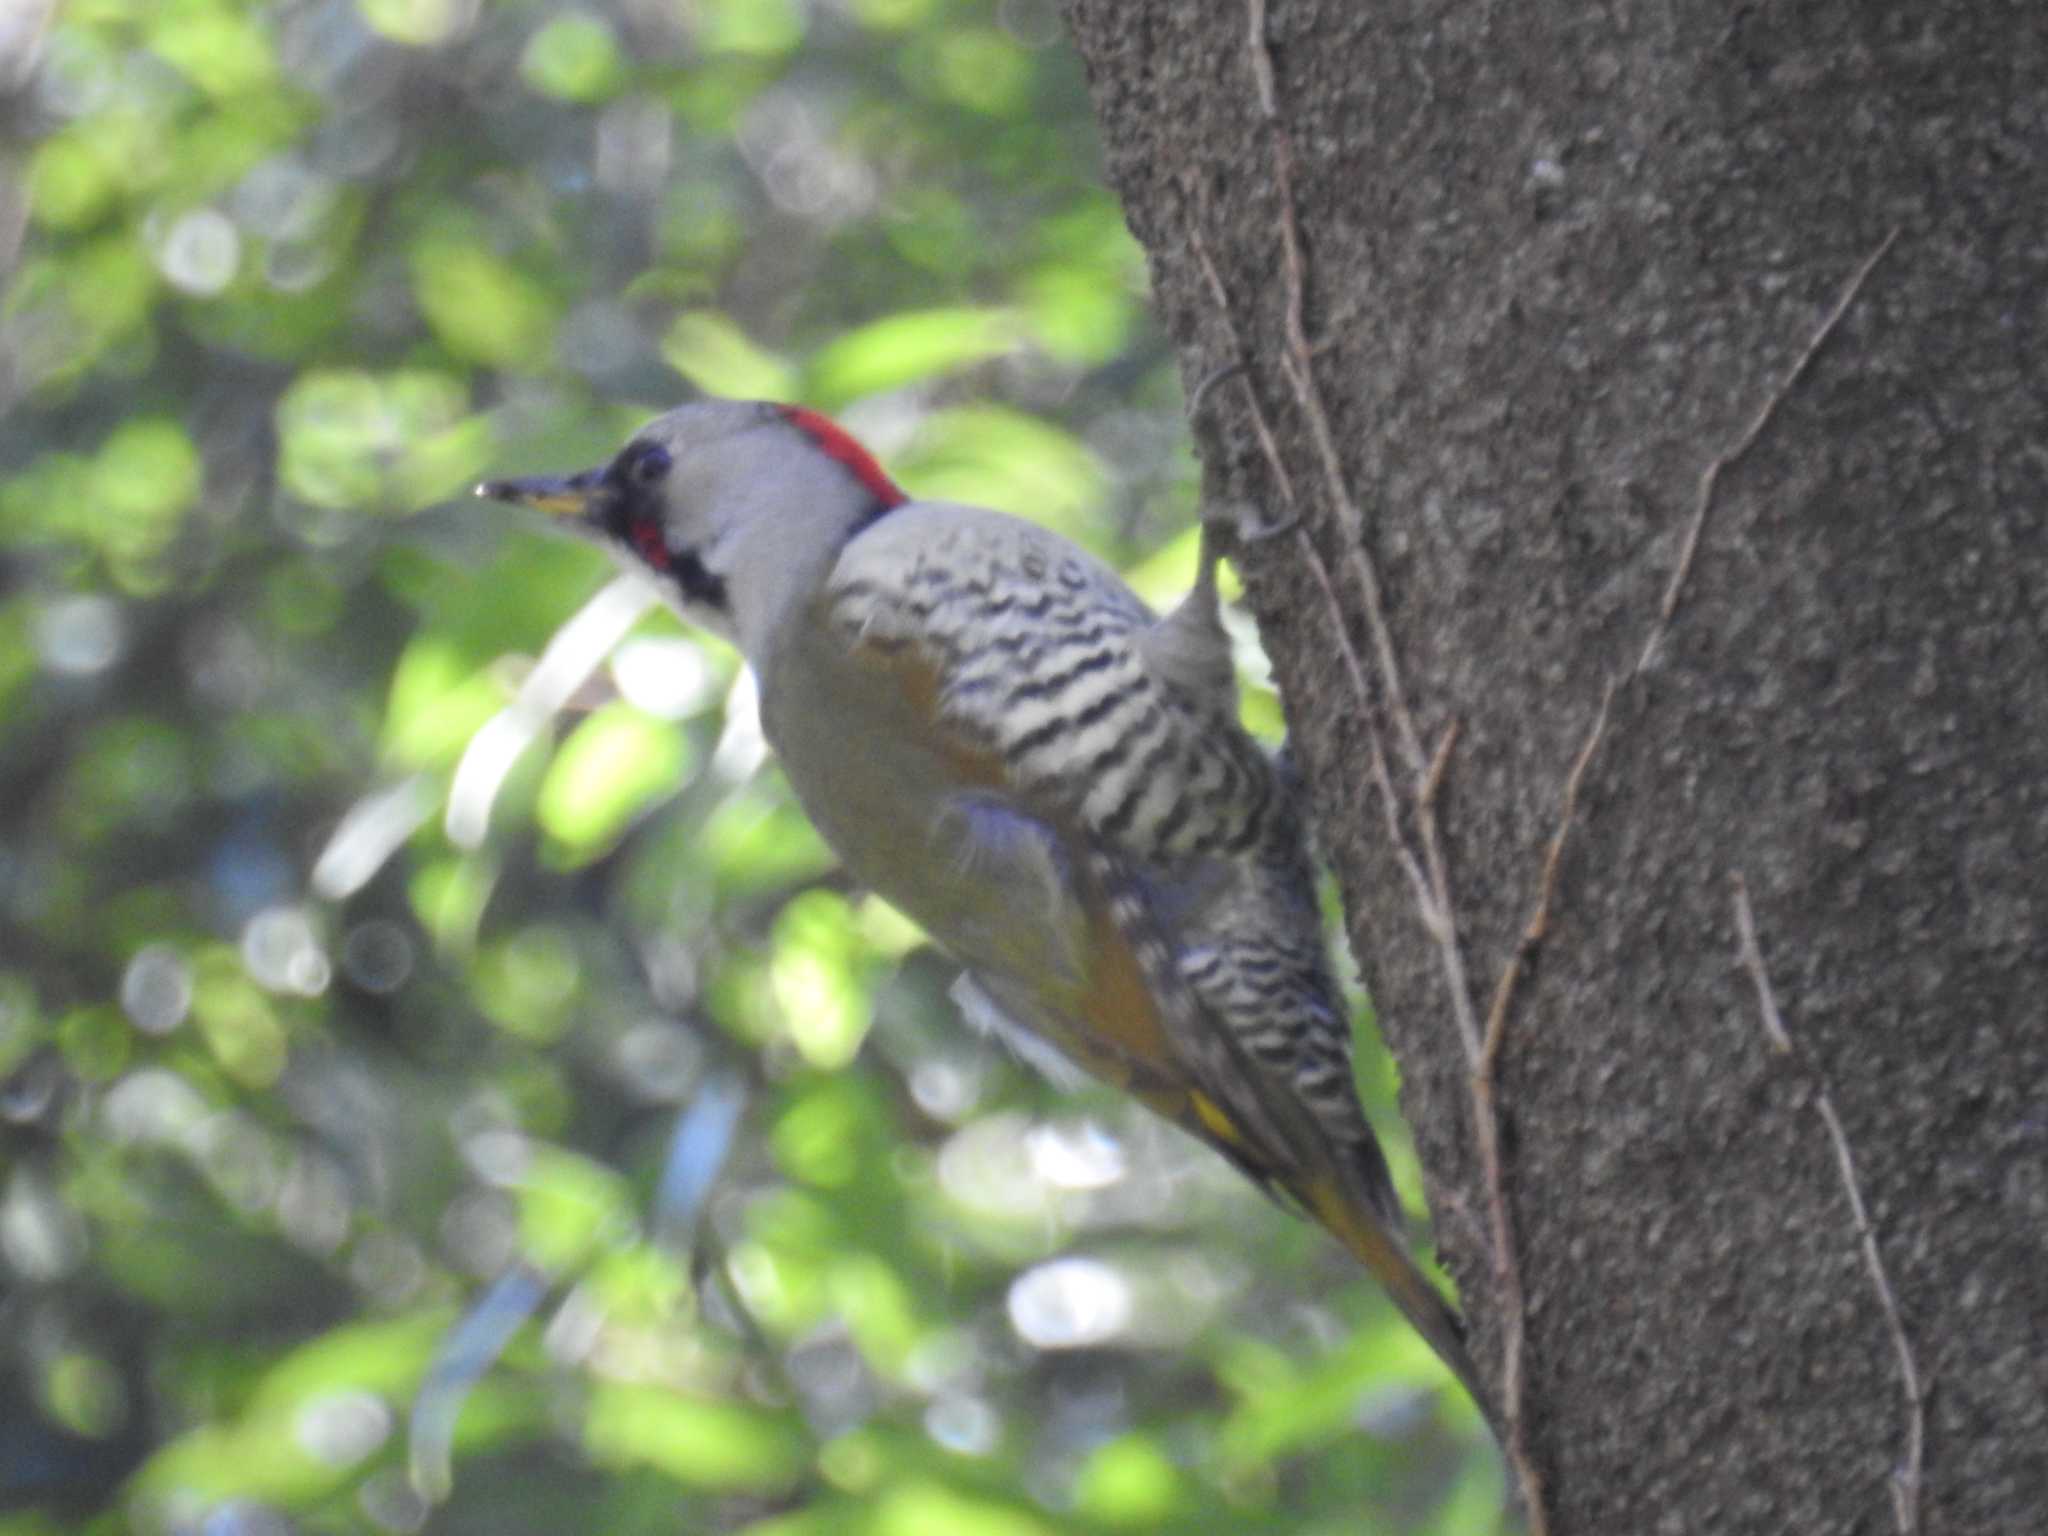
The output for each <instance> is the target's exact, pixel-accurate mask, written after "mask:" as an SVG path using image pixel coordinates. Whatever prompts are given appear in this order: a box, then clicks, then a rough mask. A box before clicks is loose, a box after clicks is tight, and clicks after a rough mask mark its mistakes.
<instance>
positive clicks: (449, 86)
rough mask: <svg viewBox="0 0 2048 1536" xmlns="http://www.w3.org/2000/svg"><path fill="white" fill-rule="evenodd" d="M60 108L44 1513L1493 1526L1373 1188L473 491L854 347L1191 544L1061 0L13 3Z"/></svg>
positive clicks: (44, 313)
mask: <svg viewBox="0 0 2048 1536" xmlns="http://www.w3.org/2000/svg"><path fill="white" fill-rule="evenodd" d="M0 128H4V135H5V143H6V146H7V147H6V149H5V151H4V153H0V274H4V294H0V709H4V717H0V718H4V722H5V725H4V732H0V1084H4V1092H0V1283H4V1294H0V1532H7V1533H12V1532H40V1531H57V1530H73V1529H98V1530H106V1531H113V1530H138V1531H143V1532H170V1531H192V1532H204V1533H206V1536H243V1533H270V1532H288V1531H296V1530H320V1531H363V1532H395V1533H404V1532H412V1531H419V1530H444V1531H460V1530H476V1531H489V1532H493V1533H499V1532H526V1531H536V1532H538V1531H559V1530H592V1531H604V1532H607V1533H616V1532H635V1531H649V1532H656V1531H659V1532H699V1531H702V1532H713V1531H747V1532H754V1533H761V1536H769V1533H773V1536H798V1533H812V1532H817V1533H826V1532H834V1533H836V1532H874V1533H877V1536H923V1533H928V1532H929V1533H948V1532H961V1533H970V1536H971V1533H977V1532H980V1533H990V1536H1030V1533H1034V1532H1054V1531H1082V1532H1098V1531H1099V1532H1128V1531H1162V1532H1209V1531H1226V1530H1227V1531H1303V1532H1317V1531H1323V1532H1338V1531H1344V1532H1352V1531H1358V1530H1364V1529H1384V1530H1388V1531H1402V1532H1410V1531H1429V1532H1443V1533H1459V1536H1463V1533H1469V1532H1481V1531H1488V1530H1492V1529H1494V1528H1495V1526H1496V1523H1497V1514H1496V1509H1497V1483H1496V1481H1495V1478H1494V1473H1493V1462H1492V1459H1491V1455H1490V1453H1489V1452H1488V1451H1487V1450H1486V1449H1485V1443H1484V1440H1483V1432H1482V1431H1481V1430H1480V1429H1479V1428H1478V1422H1477V1419H1476V1416H1475V1415H1474V1414H1473V1413H1472V1412H1471V1410H1470V1409H1469V1407H1468V1406H1467V1405H1465V1404H1464V1403H1463V1402H1462V1401H1461V1400H1459V1398H1458V1396H1457V1394H1456V1392H1455V1389H1454V1388H1452V1387H1450V1386H1449V1385H1448V1382H1447V1378H1446V1377H1445V1376H1444V1374H1443V1372H1442V1371H1441V1369H1440V1368H1439V1367H1438V1366H1437V1365H1436V1364H1435V1362H1434V1361H1433V1359H1432V1358H1431V1357H1430V1356H1429V1354H1428V1351H1427V1350H1426V1349H1425V1348H1424V1347H1423V1346H1422V1345H1421V1344H1420V1343H1419V1342H1418V1341H1416V1340H1415V1339H1413V1338H1412V1337H1410V1336H1409V1335H1408V1334H1407V1333H1406V1331H1405V1330H1404V1329H1403V1328H1402V1326H1401V1325H1400V1324H1399V1322H1398V1319H1397V1318H1396V1316H1395V1315H1394V1314H1393V1312H1392V1311H1391V1309H1390V1308H1388V1307H1387V1306H1386V1305H1385V1304H1384V1303H1382V1302H1381V1301H1380V1300H1379V1298H1378V1297H1377V1296H1376V1294H1375V1293H1374V1292H1373V1290H1372V1288H1371V1286H1370V1285H1369V1284H1367V1283H1366V1282H1365V1281H1364V1280H1363V1279H1362V1278H1361V1276H1360V1274H1359V1273H1358V1272H1357V1271H1356V1270H1355V1269H1354V1267H1353V1266H1352V1265H1351V1263H1350V1262H1349V1261H1348V1260H1347V1259H1345V1258H1344V1257H1343V1256H1342V1255H1341V1254H1340V1253H1339V1252H1338V1251H1337V1249H1336V1247H1335V1245H1334V1244H1333V1243H1331V1242H1330V1241H1329V1240H1328V1239H1326V1238H1324V1237H1322V1236H1321V1235H1319V1234H1318V1233H1317V1232H1316V1231H1315V1230H1313V1229H1312V1228H1310V1227H1308V1226H1307V1225H1305V1224H1302V1223H1298V1222H1296V1221H1294V1220H1293V1219H1291V1218H1290V1217H1288V1216H1287V1215H1286V1214H1284V1213H1282V1212H1279V1211H1277V1210H1275V1209H1274V1208H1272V1207H1271V1206H1270V1205H1268V1204H1267V1203H1266V1202H1265V1201H1263V1200H1262V1198H1261V1197H1260V1196H1258V1195H1257V1194H1256V1193H1255V1192H1253V1191H1252V1190H1251V1189H1250V1188H1248V1187H1247V1186H1246V1185H1245V1184H1244V1183H1243V1182H1242V1181H1241V1180H1239V1179H1238V1178H1237V1177H1236V1176H1235V1175H1233V1174H1231V1173H1230V1172H1229V1171H1227V1170H1226V1169H1225V1168H1223V1166H1222V1165H1221V1164H1220V1163H1219V1162H1218V1161H1216V1160H1215V1159H1214V1158H1212V1157H1210V1156H1208V1155H1207V1154H1205V1153H1202V1152H1200V1151H1198V1150H1197V1149H1195V1148H1194V1147H1193V1146H1192V1145H1191V1144H1190V1143H1188V1142H1186V1141H1185V1140H1183V1139H1182V1138H1181V1137H1179V1136H1178V1135H1177V1134H1175V1133H1172V1132H1169V1131H1166V1130H1164V1129H1162V1128H1161V1127H1160V1126H1159V1125H1157V1124H1156V1123H1155V1122H1152V1121H1150V1120H1149V1119H1147V1118H1146V1117H1144V1116H1143V1115H1142V1114H1141V1113H1138V1112H1135V1111H1132V1110H1130V1109H1129V1108H1128V1107H1127V1106H1125V1105H1123V1104H1121V1103H1119V1102H1118V1101H1116V1100H1115V1099H1114V1098H1113V1097H1110V1096H1108V1095H1105V1094H1101V1093H1097V1092H1092V1091H1084V1092H1081V1093H1078V1094H1076V1093H1071V1092H1061V1091H1058V1090H1055V1089H1053V1088H1051V1087H1049V1086H1048V1085H1046V1084H1045V1083H1043V1082H1041V1081H1040V1080H1038V1079H1037V1078H1036V1077H1035V1076H1033V1075H1032V1074H1031V1073H1030V1072H1029V1071H1028V1070H1027V1069H1025V1068H1023V1067H1022V1066H1020V1065H1019V1064H1017V1063H1015V1062H1014V1061H1012V1060H1010V1059H1009V1058H1008V1057H1006V1056H1005V1055H1003V1054H1002V1053H1001V1052H1000V1051H999V1050H997V1049H996V1048H994V1047H992V1046H990V1045H988V1044H986V1043H985V1042H983V1041H981V1040H979V1039H978V1038H975V1037H973V1036H971V1035H970V1034H969V1033H968V1032H966V1031H965V1030H963V1029H961V1028H960V1027H959V1026H958V1025H957V1024H956V1022H955V1020H954V1018H953V1014H952V1009H951V1005H950V1003H949V1002H948V1001H947V998H946V987H947V985H948V983H949V981H950V980H951V971H950V968H949V967H948V966H947V965H946V964H945V963H944V962H943V961H942V960H941V959H939V958H938V957H936V956H934V955H932V954H931V953H930V952H928V951H926V950H924V949H923V948H921V947H920V941H919V938H918V935H917V934H916V932H915V931H914V930H913V929H911V928H910V927H909V926H908V925H907V924H906V923H905V922H904V921H903V920H902V919H901V918H899V917H897V916H896V915H894V914H893V913H891V912H890V911H888V910H887V909H885V908H883V907H882V906H880V905H879V904H877V903H875V902H873V901H871V900H866V899H864V898H862V897H861V896H860V894H859V893H858V892H855V891H852V890H850V889H849V888H848V887H847V886H846V884H845V883H844V881H843V880H842V879H841V878H840V877H839V876H838V875H837V874H836V872H835V871H834V869H833V867H832V863H831V860H830V858H829V856H828V855H827V854H826V852H825V850H824V849H823V848H822V846H821V845H820V844H819V842H818V840H817V839H816V837H815V836H814V835H813V834H812V833H811V831H810V830H809V828H808V827H807V825H806V824H805V822H804V821H803V819H802V817H801V816H800V815H799V814H798V813H797V812H796V811H795V810H794V809H793V807H792V806H791V804H790V802H789V801H788V798H787V796H786V794H785V792H784V790H783V788H782V786H781V783H780V781H779V779H778V777H777V775H776V773H775V769H774V767H773V764H772V762H771V761H769V760H768V759H767V755H766V751H765V748H764V746H763V744H762V742H761V740H760V737H759V734H758V730H757V728H756V726H755V725H754V723H753V714H752V702H751V698H750V696H749V692H748V685H747V680H746V679H745V678H744V677H743V676H742V675H741V674H740V673H739V671H738V669H737V667H736V665H735V662H734V659H733V657H732V656H731V654H730V653H729V652H727V651H725V650H723V649H722V648H720V647H718V646H717V645H716V644H714V643H708V642H699V641H698V640H697V639H695V638H693V637H692V636H690V635H688V634H687V633H685V632H684V631H683V630H682V629H681V628H680V626H678V625H677V624H675V623H674V622H673V621H672V620H670V619H668V618H666V617H664V616H662V615H660V614H657V613H653V612H650V611H649V609H648V606H647V602H646V599H645V595H644V594H643V593H642V592H641V591H639V590H638V589H636V588H633V587H631V586H627V585H623V584H620V583H618V582H615V581H614V580H613V579H612V573H611V571H610V569H609V567H608V566H606V565H605V563H604V562H603V561H602V560H601V559H600V558H599V557H598V556H597V555H596V554H595V553H594V552H591V551H588V550H586V549H583V548H581V547H572V546H571V545H569V544H567V543H565V542H562V541H559V540H556V539H554V538H551V537H549V536H548V535H547V533H546V532H545V530H543V529H541V528H539V527H538V526H537V525H536V523H535V521H534V520H533V519H531V518H529V517H526V516H524V515H521V514H518V513H514V512H511V511H507V510H504V509H498V508H492V507H489V506H486V505H483V504H480V503H478V502H475V501H474V500H471V499H469V498H468V497H467V496H466V495H465V494H464V493H465V491H466V488H467V487H468V485H469V484H470V483H471V482H473V481H475V480H476V479H478V478H479V477H481V476H483V475H485V474H487V473H488V474H516V473H522V472H529V471H534V470H540V469H568V468H576V467H580V466H582V465H583V464H586V463H589V462H593V461H596V460H598V459H601V458H602V457H604V456H605V455H606V454H608V452H609V451H610V450H611V449H612V448H613V447H614V446H615V445H616V443H617V442H618V441H619V440H620V439H621V438H622V437H623V436H624V435H625V433H626V432H628V431H629V430H630V429H631V428H632V427H633V426H635V425H637V424H638V423H639V422H640V421H641V420H643V419H644V418H645V417H646V416H647V415H649V414H651V413H652V412H654V411H656V410H658V409H661V408H664V407H666V406H668V405H670V404H673V403H675V402H676V401H678V400H680V399H682V398H685V397H687V396H688V395H689V394H690V393H691V392H692V391H694V390H707V391H711V392H715V393H722V394H734V395H754V396H767V397H772V398H781V399H795V400H801V401H804V402H805V403H808V404H811V405H814V406H817V407H820V408H823V409H826V410H829V411H832V412H834V413H836V414H838V415H839V416H840V418H841V419H842V420H844V421H845V422H846V423H847V424H848V425H849V426H850V427H851V428H852V429H853V430H854V431H855V432H856V433H858V434H859V435H861V436H862V437H863V438H864V439H865V440H866V441H867V442H868V443H869V444H870V445H871V446H872V447H873V448H874V449H875V450H876V451H877V453H878V454H879V455H880V456H881V457H882V458H883V459H884V461H885V462H886V463H887V464H888V466H889V468H890V470H891V472H892V473H893V474H894V475H895V476H896V477H897V478H898V479H899V480H900V481H901V482H902V483H903V484H904V485H905V486H906V487H908V488H909V489H910V490H911V492H912V493H913V494H916V495H923V496H932V497H951V498H958V499H964V500H971V501H976V502H981V503H984V504H989V505H994V506H998V507H1003V508H1006V509H1009V510H1013V511H1017V512H1021V513H1023V514H1025V515H1028V516H1030V517H1033V518H1036V519H1039V520H1041V521H1044V522H1047V523H1050V524H1052V525H1053V526H1055V527H1057V528H1060V529H1061V530H1063V531H1065V532H1067V533H1069V534H1071V535H1073V536H1075V537H1077V538H1079V539H1081V540H1083V541H1084V542H1086V543H1088V544H1090V545H1091V546H1092V547H1094V548H1095V549H1097V550H1098V551H1100V552H1102V553H1103V554H1105V555H1106V556H1108V557H1109V558H1111V559H1112V560H1114V561H1116V562H1117V563H1118V564H1119V565H1120V566H1122V567H1123V568H1125V569H1127V570H1130V571H1131V572H1132V573H1133V575H1134V579H1136V580H1137V581H1138V583H1139V585H1140V586H1141V589H1142V590H1144V591H1145V592H1146V593H1147V595H1148V596H1150V597H1152V598H1154V599H1155V600H1164V599H1168V598H1170V597H1171V596H1173V595H1174V594H1175V592H1176V590H1177V589H1178V587H1179V586H1180V585H1182V584H1184V583H1185V581H1186V580H1187V578H1188V574H1189V572H1190V570H1191V566H1192V558H1193V532H1192V530H1193V528H1194V524H1195V480H1196V477H1195V473H1194V468H1193V464H1192V461H1191V460H1190V458H1189V457H1188V450H1187V446H1186V431H1185V427H1184V424H1183V422H1182V417H1181V400H1180V393H1179V385H1178V380H1177V378H1176V375H1175V372H1174V369H1173V366H1172V363H1171V359H1170V357H1169V355H1168V353H1167V351H1166V349H1165V347H1164V345H1163V343H1162V341H1161V340H1160V338H1159V336H1158V334H1157V332H1156V331H1155V329H1154V328H1153V326H1152V324H1151V322H1150V320H1149V318H1148V316H1147V313H1146V310H1145V274H1144V267H1143V261H1142V258H1141V256H1140V254H1139V252H1138V250H1137V248H1136V247H1135V245H1134V244H1133V243H1132V241H1131V240H1130V238H1129V236H1128V235H1127V233H1126V232H1125V230H1124V227H1123V224H1122V220H1121V217H1120V215H1119V212H1118V209H1117V207H1116V204H1115V202H1114V201H1113V199H1112V198H1111V197H1110V196H1109V195H1108V193H1107V192H1106V191H1105V190H1104V189H1103V188H1102V187H1101V185H1100V184H1099V181H1098V179H1097V167H1096V163H1095V159H1094V148H1093V140H1092V134H1091V129H1090V124H1089V120H1088V116H1087V103H1086V98H1085V93H1084V90H1083V83H1082V80H1081V78H1080V70H1079V65H1078V62H1077V61H1076V60H1075V58H1074V57H1073V56H1072V55H1071V54H1070V53H1069V52H1068V51H1067V49H1066V47H1065V44H1064V40H1063V38H1062V36H1061V33H1060V29H1059V24H1058V18H1057V14H1056V12H1055V10H1054V7H1053V5H1052V4H1051V3H1050V0H1000V3H984V0H619V3H615V4H609V5H596V4H594V5H586V6H580V7H566V6H565V7H551V6H546V5H540V4H513V3H506V4H490V5H484V4H479V3H475V0H469V3H465V0H304V3H299V0H276V3H272V4H267V5H265V4H246V5H245V4H235V3H228V0H162V3H156V0H75V3H70V4H66V5H62V6H53V5H51V4H47V3H38V0H0ZM1247 667H1248V669H1249V668H1254V667H1255V662H1254V661H1253V660H1252V659H1251V658H1250V657H1249V656H1248V658H1247ZM1247 708H1248V710H1249V712H1250V715H1251V718H1252V720H1253V722H1254V724H1255V725H1256V726H1258V728H1260V729H1261V730H1263V731H1266V732H1268V733H1269V734H1270V733H1273V732H1274V731H1276V730H1277V724H1278V711H1277V706H1276V705H1275V703H1274V701H1273V699H1272V697H1271V695H1270V693H1267V692H1265V691H1263V690H1262V689H1258V688H1254V689H1252V690H1251V692H1250V694H1249V696H1248V702H1247ZM1361 1075H1362V1078H1363V1079H1364V1083H1363V1086H1364V1089H1365V1092H1366V1095H1367V1098H1368V1103H1369V1105H1370V1106H1371V1107H1372V1108H1373V1110H1374V1112H1375V1118H1376V1119H1378V1120H1379V1121H1380V1123H1381V1124H1382V1125H1385V1126H1389V1127H1392V1125H1393V1110H1392V1094H1393V1088H1392V1070H1391V1068H1390V1067H1389V1066H1388V1065H1387V1064H1386V1063H1385V1061H1384V1059H1383V1058H1382V1057H1381V1056H1380V1055H1379V1054H1378V1053H1377V1051H1376V1050H1368V1052H1367V1054H1366V1056H1365V1058H1364V1060H1363V1064H1362V1071H1361ZM1396 1139H1397V1141H1400V1138H1399V1137H1398V1134H1397V1136H1396ZM1395 1161H1396V1166H1397V1170H1398V1171H1399V1176H1400V1177H1401V1179H1402V1181H1403V1183H1404V1187H1406V1188H1408V1189H1410V1190H1411V1191H1412V1190H1413V1189H1414V1187H1415V1180H1414V1176H1413V1170H1412V1166H1411V1163H1410V1160H1409V1158H1408V1156H1407V1153H1406V1148H1405V1141H1400V1144H1399V1145H1397V1146H1396V1147H1395Z"/></svg>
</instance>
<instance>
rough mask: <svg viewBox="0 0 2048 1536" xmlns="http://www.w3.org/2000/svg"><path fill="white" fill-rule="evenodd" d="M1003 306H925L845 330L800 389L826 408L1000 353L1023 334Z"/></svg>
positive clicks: (817, 360) (812, 367)
mask: <svg viewBox="0 0 2048 1536" xmlns="http://www.w3.org/2000/svg"><path fill="white" fill-rule="evenodd" d="M1022 335H1023V328H1022V326H1021V325H1020V324H1019V322H1018V318H1017V316H1016V315H1015V313H1013V312H1012V311H1010V310H1007V309H923V310H912V311H910V312H908V313H906V314H898V315H890V316H889V317H888V318H887V319H884V320H876V321H874V322H872V323H871V324H868V325H864V326H862V327H860V328H859V329H858V330H854V331H849V332H847V333H846V334H845V335H843V336H841V337H840V338H839V339H838V340H837V341H834V342H832V343H830V344H829V345H828V346H826V347H825V348H824V349H823V350H822V351H820V352H819V353H818V355H817V356H816V357H814V358H812V359H811V364H810V367H809V368H808V369H807V370H806V378H805V386H804V390H803V393H804V395H805V396H806V397H808V398H810V399H815V400H817V401H819V402H820V403H822V404H823V405H825V406H826V407H827V408H828V409H832V408H836V407H838V406H842V405H845V404H846V403H847V402H848V401H849V400H858V399H860V398H862V397H863V396H866V395H878V394H884V393H886V392H888V391H889V390H893V389H902V388H903V387H904V386H905V385H908V384H920V383H923V382H924V381H925V380H927V379H933V378H938V377H940V376H942V375H944V374H948V373H952V372H954V371H955V370H956V369H960V368H964V367H967V366H968V365H970V364H973V363H979V362H984V361H986V360H987V359H989V358H991V357H1000V356H1002V355H1003V354H1004V353H1005V352H1009V351H1011V350H1013V349H1014V348H1015V347H1016V345H1017V343H1018V341H1019V340H1020V339H1021V338H1022Z"/></svg>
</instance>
